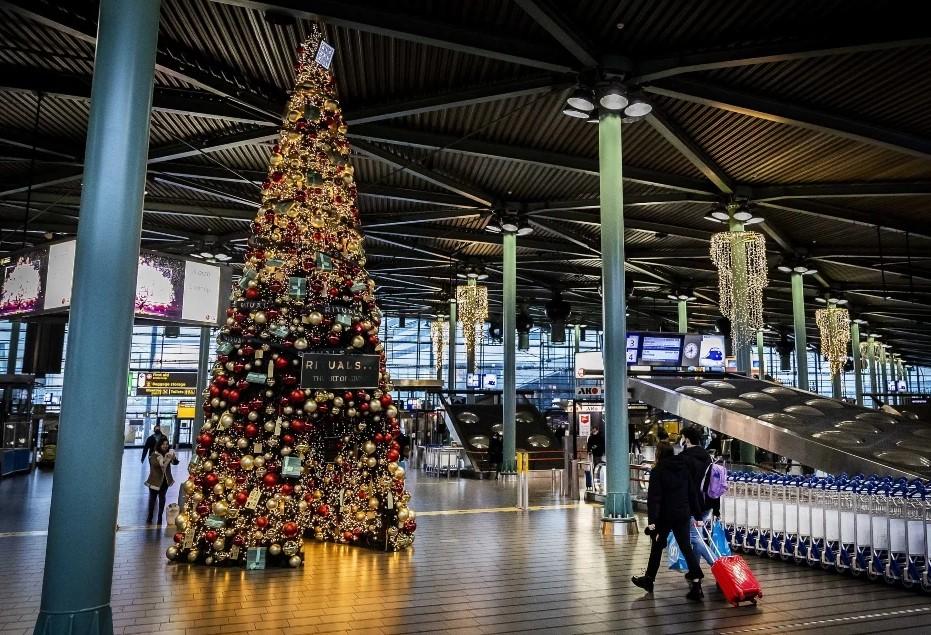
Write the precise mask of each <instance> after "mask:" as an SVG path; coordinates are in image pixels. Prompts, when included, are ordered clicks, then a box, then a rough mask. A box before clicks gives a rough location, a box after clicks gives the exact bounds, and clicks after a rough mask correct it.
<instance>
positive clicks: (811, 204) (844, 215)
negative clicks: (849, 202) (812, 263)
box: [758, 200, 931, 238]
mask: <svg viewBox="0 0 931 635" xmlns="http://www.w3.org/2000/svg"><path fill="white" fill-rule="evenodd" d="M758 203H759V206H760V207H768V208H770V209H781V210H785V211H787V212H795V213H796V214H805V215H807V216H815V217H818V218H826V219H829V220H836V221H842V222H845V223H851V224H854V225H863V226H866V227H876V226H877V225H879V226H880V227H881V228H882V229H885V230H889V231H896V232H902V233H908V234H910V235H912V236H919V237H922V238H931V231H929V230H927V229H924V230H922V228H923V227H924V226H922V225H914V224H912V223H909V222H906V221H903V220H898V219H895V218H892V217H890V216H888V215H884V216H877V215H875V214H871V213H869V212H862V211H858V210H852V209H847V208H841V207H835V206H832V205H825V204H823V203H819V202H817V201H791V202H788V203H781V202H779V201H774V200H768V201H759V202H758ZM916 230H917V231H916Z"/></svg>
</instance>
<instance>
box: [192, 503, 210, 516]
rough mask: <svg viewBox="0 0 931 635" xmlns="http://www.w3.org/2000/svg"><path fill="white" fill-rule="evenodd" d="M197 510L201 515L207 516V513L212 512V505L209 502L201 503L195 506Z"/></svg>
mask: <svg viewBox="0 0 931 635" xmlns="http://www.w3.org/2000/svg"><path fill="white" fill-rule="evenodd" d="M195 511H196V512H197V513H198V515H200V516H206V515H207V514H209V513H210V505H208V504H207V503H200V504H199V505H198V506H197V507H196V508H195Z"/></svg>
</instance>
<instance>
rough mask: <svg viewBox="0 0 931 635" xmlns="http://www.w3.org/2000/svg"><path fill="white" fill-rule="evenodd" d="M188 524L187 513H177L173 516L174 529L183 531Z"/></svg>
mask: <svg viewBox="0 0 931 635" xmlns="http://www.w3.org/2000/svg"><path fill="white" fill-rule="evenodd" d="M187 524H188V515H187V514H183V513H182V514H178V515H177V517H176V518H175V529H177V530H178V531H184V530H185V529H187Z"/></svg>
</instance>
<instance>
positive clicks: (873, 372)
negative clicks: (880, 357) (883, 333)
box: [866, 336, 879, 406]
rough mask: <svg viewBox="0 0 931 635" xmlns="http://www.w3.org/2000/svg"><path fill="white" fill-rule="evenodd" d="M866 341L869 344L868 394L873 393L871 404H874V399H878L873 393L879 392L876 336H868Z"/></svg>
mask: <svg viewBox="0 0 931 635" xmlns="http://www.w3.org/2000/svg"><path fill="white" fill-rule="evenodd" d="M866 341H867V343H868V344H869V345H870V346H869V355H870V357H869V365H870V394H872V395H874V396H873V405H874V406H875V405H876V400H877V399H878V397H876V396H875V395H876V394H877V393H878V392H879V390H878V389H877V388H876V347H877V346H879V345H878V344H877V343H876V338H875V337H873V336H870V337H868V338H867V339H866Z"/></svg>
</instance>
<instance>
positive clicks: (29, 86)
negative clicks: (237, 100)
mask: <svg viewBox="0 0 931 635" xmlns="http://www.w3.org/2000/svg"><path fill="white" fill-rule="evenodd" d="M91 79H92V78H91V77H89V76H83V75H74V74H71V73H59V72H56V71H51V70H44V69H38V68H26V67H24V66H11V65H0V91H7V92H18V93H42V94H43V95H45V96H48V97H54V98H59V99H71V100H76V101H90V98H91ZM152 110H155V111H158V112H166V113H172V114H179V115H187V116H192V117H205V118H208V119H221V120H223V121H226V122H229V123H239V124H251V125H256V126H278V125H279V123H278V122H276V121H274V120H273V119H271V118H270V117H268V116H257V115H253V114H251V113H248V112H243V109H242V108H241V107H238V106H236V105H233V104H230V103H229V102H228V101H226V100H225V99H223V98H221V97H219V96H218V95H216V94H214V93H210V92H206V91H195V90H186V89H182V88H169V87H164V86H156V87H155V90H154V91H153V94H152Z"/></svg>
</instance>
